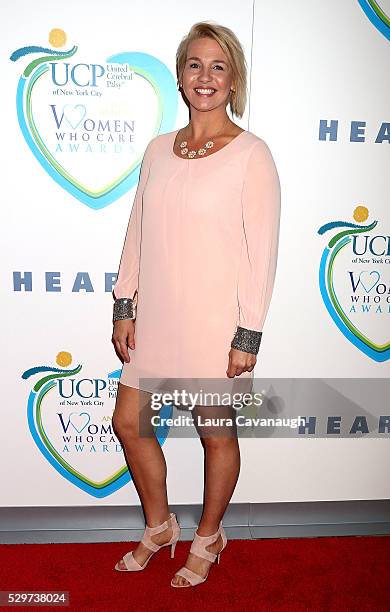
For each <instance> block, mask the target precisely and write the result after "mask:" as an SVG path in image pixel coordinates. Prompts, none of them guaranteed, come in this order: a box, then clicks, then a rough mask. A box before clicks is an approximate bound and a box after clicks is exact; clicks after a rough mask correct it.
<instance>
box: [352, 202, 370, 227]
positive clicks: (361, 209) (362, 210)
mask: <svg viewBox="0 0 390 612" xmlns="http://www.w3.org/2000/svg"><path fill="white" fill-rule="evenodd" d="M353 218H354V219H355V221H357V222H358V223H362V222H363V221H367V219H368V208H367V207H366V206H363V205H362V204H360V206H356V208H355V210H354V211H353Z"/></svg>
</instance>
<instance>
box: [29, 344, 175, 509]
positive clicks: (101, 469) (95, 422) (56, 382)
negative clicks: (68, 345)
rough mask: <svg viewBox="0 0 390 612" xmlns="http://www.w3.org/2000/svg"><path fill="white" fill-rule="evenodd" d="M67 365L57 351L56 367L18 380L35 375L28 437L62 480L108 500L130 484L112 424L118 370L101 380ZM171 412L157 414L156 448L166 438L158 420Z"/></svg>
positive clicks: (37, 369)
mask: <svg viewBox="0 0 390 612" xmlns="http://www.w3.org/2000/svg"><path fill="white" fill-rule="evenodd" d="M71 362H72V356H71V355H70V353H68V352H67V351H61V352H60V353H58V355H57V357H56V363H57V364H58V365H59V366H60V367H52V366H35V367H33V368H29V369H28V370H26V371H25V372H24V373H23V374H22V378H23V379H24V380H27V379H28V378H31V377H33V376H36V375H40V378H39V379H38V380H37V382H35V384H34V385H33V387H32V389H31V391H30V394H29V397H28V406H27V414H28V424H29V428H30V432H31V435H32V438H33V440H34V442H35V444H36V446H37V448H38V449H39V450H40V452H41V453H42V454H43V456H44V457H45V458H46V459H47V461H48V462H49V463H50V464H51V465H52V466H53V468H54V469H55V470H57V472H58V473H59V474H60V475H61V476H62V477H63V478H65V479H66V480H68V481H69V482H71V483H72V484H74V485H75V486H77V487H78V488H80V489H82V490H83V491H85V492H86V493H88V494H89V495H91V496H93V497H97V498H102V497H107V496H108V495H111V494H112V493H113V492H115V491H117V490H118V489H120V488H121V487H123V486H124V485H125V484H127V483H128V482H130V481H131V476H130V473H129V471H128V469H127V464H126V461H125V458H124V452H123V448H122V446H121V443H120V441H119V440H118V438H117V437H116V435H115V432H114V430H113V427H112V422H111V420H112V413H113V408H114V401H115V396H116V393H114V392H113V390H114V389H116V388H117V385H118V380H119V377H120V370H115V371H114V372H110V373H109V374H108V375H107V376H106V377H104V378H98V377H94V375H93V373H91V372H88V375H84V376H83V375H82V369H83V368H82V366H81V365H80V364H79V365H77V366H76V367H74V368H70V367H69V366H70V365H71ZM79 407H82V410H77V408H79ZM172 412H173V408H172V406H170V405H164V406H162V407H161V409H160V412H159V414H160V416H161V421H162V422H163V424H161V425H159V426H156V427H155V436H156V439H157V440H158V442H159V444H160V445H161V446H162V445H163V444H164V442H165V440H166V438H167V435H168V432H169V427H167V426H166V425H165V422H164V421H163V419H166V418H171V416H172ZM156 414H157V413H156Z"/></svg>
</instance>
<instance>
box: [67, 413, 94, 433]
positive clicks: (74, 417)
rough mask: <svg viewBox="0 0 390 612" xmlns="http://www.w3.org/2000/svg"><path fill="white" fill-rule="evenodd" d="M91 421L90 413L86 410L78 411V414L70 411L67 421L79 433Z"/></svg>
mask: <svg viewBox="0 0 390 612" xmlns="http://www.w3.org/2000/svg"><path fill="white" fill-rule="evenodd" d="M90 421H91V415H90V414H88V412H80V413H79V414H76V413H71V414H70V415H69V422H70V423H72V425H73V427H74V428H75V430H76V431H78V432H79V433H81V432H82V431H83V429H85V428H86V427H87V425H88V423H90Z"/></svg>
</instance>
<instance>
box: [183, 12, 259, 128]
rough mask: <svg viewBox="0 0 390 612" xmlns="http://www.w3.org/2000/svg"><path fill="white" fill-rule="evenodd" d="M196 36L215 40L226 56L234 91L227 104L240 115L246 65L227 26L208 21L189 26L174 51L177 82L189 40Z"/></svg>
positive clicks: (244, 96) (243, 95)
mask: <svg viewBox="0 0 390 612" xmlns="http://www.w3.org/2000/svg"><path fill="white" fill-rule="evenodd" d="M197 38H213V39H214V40H216V41H217V43H218V44H219V45H220V47H221V48H222V51H223V52H224V53H225V55H226V57H227V58H228V61H229V63H230V66H231V69H232V72H233V81H234V84H235V91H234V92H233V91H231V92H230V95H229V98H228V99H229V106H230V110H231V112H232V114H233V115H236V116H237V117H242V116H243V114H244V111H245V106H246V100H247V84H246V82H247V66H246V60H245V55H244V51H243V48H242V46H241V43H240V41H239V40H238V38H237V36H236V35H235V34H234V32H232V30H230V29H229V28H226V27H224V26H221V25H218V24H216V23H212V22H210V21H198V22H197V23H195V24H194V25H193V26H192V27H191V29H190V31H189V32H188V34H187V35H186V36H184V38H183V39H182V40H181V42H180V44H179V47H178V49H177V52H176V75H177V82H178V84H179V83H180V80H181V78H182V75H183V70H184V66H185V63H186V57H187V49H188V46H189V44H190V42H191V41H193V40H196V39H197Z"/></svg>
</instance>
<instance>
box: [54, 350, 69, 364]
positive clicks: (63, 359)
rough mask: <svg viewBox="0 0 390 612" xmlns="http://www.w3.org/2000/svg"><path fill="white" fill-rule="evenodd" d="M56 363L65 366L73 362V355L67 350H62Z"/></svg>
mask: <svg viewBox="0 0 390 612" xmlns="http://www.w3.org/2000/svg"><path fill="white" fill-rule="evenodd" d="M56 363H58V365H59V366H61V367H62V368H65V367H66V366H68V365H70V364H71V363H72V355H71V354H70V353H68V352H67V351H60V352H59V353H58V355H57V357H56Z"/></svg>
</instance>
